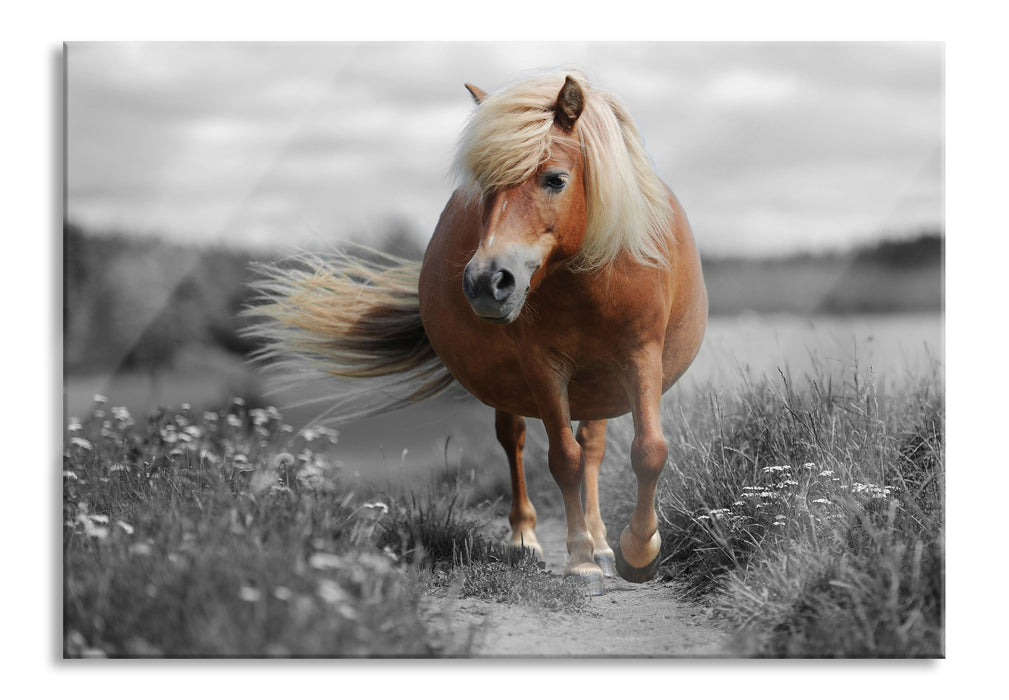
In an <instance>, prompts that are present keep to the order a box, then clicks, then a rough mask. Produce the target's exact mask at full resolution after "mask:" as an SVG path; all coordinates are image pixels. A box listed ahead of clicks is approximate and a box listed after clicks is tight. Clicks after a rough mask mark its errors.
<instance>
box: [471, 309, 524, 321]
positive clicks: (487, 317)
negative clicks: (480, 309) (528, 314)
mask: <svg viewBox="0 0 1009 700" xmlns="http://www.w3.org/2000/svg"><path fill="white" fill-rule="evenodd" d="M522 306H523V305H522V304H517V305H516V306H515V307H514V308H512V309H510V310H509V311H508V312H507V313H505V314H503V315H500V316H499V315H491V314H480V313H477V312H476V310H474V311H473V313H474V314H476V317H477V318H479V319H480V320H481V321H489V322H490V323H496V324H498V325H499V326H507V325H508V324H509V323H511V322H513V321H514V320H515V319H517V318H518V317H519V314H520V313H522Z"/></svg>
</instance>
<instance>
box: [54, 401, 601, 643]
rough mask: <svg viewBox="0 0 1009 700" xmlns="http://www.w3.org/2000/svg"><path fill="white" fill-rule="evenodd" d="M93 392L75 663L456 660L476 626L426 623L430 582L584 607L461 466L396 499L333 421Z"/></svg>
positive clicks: (79, 506) (86, 436) (71, 557)
mask: <svg viewBox="0 0 1009 700" xmlns="http://www.w3.org/2000/svg"><path fill="white" fill-rule="evenodd" d="M96 398H97V399H98V401H97V402H96V404H95V406H94V408H93V410H92V411H91V413H90V414H89V416H88V417H87V418H86V419H85V420H83V421H79V420H76V419H72V420H71V422H70V425H69V426H68V432H67V441H66V445H65V452H64V471H63V485H64V488H63V520H64V526H63V542H64V547H63V570H64V611H63V626H64V655H65V656H67V657H81V656H85V657H86V656H101V657H104V656H109V657H159V656H167V657H236V656H237V657H250V656H252V657H258V656H297V657H306V656H326V657H341V656H343V657H345V656H409V657H416V656H444V655H449V656H460V655H463V656H464V655H467V654H468V653H469V652H470V644H471V641H472V634H471V631H467V630H460V629H454V628H452V626H445V625H443V624H438V623H437V622H436V621H433V620H430V619H428V617H427V616H425V613H424V610H425V608H424V606H423V605H422V600H423V599H424V597H425V596H426V595H428V594H429V593H430V592H431V591H432V589H439V590H442V591H443V592H448V591H451V592H453V593H454V594H459V595H462V596H474V597H479V598H483V599H487V600H495V601H498V602H506V603H509V604H517V605H529V606H534V607H540V608H547V609H561V608H565V607H567V608H568V609H573V608H574V607H577V605H579V604H581V603H582V601H581V598H580V596H578V594H577V591H576V590H575V589H574V588H573V586H571V585H570V584H568V583H565V582H563V581H561V580H560V579H558V578H557V577H552V576H550V575H548V574H546V573H545V572H543V571H542V570H541V569H540V568H539V567H538V566H537V564H536V562H535V560H533V559H531V558H529V557H521V556H515V555H514V553H511V552H509V551H508V550H507V549H504V548H502V547H500V546H498V545H496V544H494V543H492V542H490V541H489V540H488V539H487V537H486V535H485V534H484V530H485V525H486V518H484V517H480V515H481V514H480V511H478V510H474V509H473V508H465V507H463V505H464V502H465V501H466V500H467V499H468V498H469V494H470V490H467V488H466V485H465V484H464V483H463V480H462V479H460V478H459V476H458V473H457V474H455V476H454V481H453V482H452V483H445V482H446V481H447V480H448V477H444V476H442V477H440V478H439V481H440V482H442V483H441V484H440V486H441V488H440V489H439V491H438V493H437V494H435V493H431V492H429V493H428V496H427V498H426V500H425V499H418V497H417V496H416V494H414V493H411V492H406V493H399V494H395V495H393V494H389V493H386V492H382V491H379V490H378V489H376V488H375V487H374V486H371V485H367V484H363V483H361V482H360V481H359V480H354V479H352V478H348V477H347V476H346V475H345V473H344V467H343V465H341V464H340V463H339V462H338V461H336V460H335V459H334V455H337V454H339V452H338V435H337V433H336V432H335V431H329V430H325V429H319V430H309V431H306V432H304V433H303V434H301V435H296V434H295V433H294V431H293V430H292V429H291V428H290V426H287V425H285V424H284V422H283V417H282V416H281V414H280V413H279V412H278V411H277V410H276V409H274V408H272V407H268V408H249V407H247V406H246V403H245V401H243V400H242V399H237V398H236V399H234V400H232V401H231V402H230V403H229V404H228V405H226V406H223V407H221V408H220V409H219V410H217V411H207V412H201V413H200V414H197V413H196V412H194V411H193V410H192V409H191V408H190V407H189V406H187V405H182V406H180V407H179V408H178V409H176V410H171V411H169V410H159V411H157V412H155V413H153V414H152V415H150V416H148V417H147V418H146V419H144V420H141V421H139V422H138V421H137V420H135V419H134V418H133V416H131V415H130V414H129V412H128V411H127V410H126V409H124V408H121V407H114V406H113V407H110V406H109V404H108V402H107V401H106V400H105V399H104V397H96ZM446 487H447V488H446ZM474 514H476V515H477V517H474Z"/></svg>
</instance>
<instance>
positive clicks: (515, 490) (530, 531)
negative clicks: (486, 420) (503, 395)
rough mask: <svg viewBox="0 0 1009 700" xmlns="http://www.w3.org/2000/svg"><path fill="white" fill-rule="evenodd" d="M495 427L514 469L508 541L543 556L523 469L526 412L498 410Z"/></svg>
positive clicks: (534, 513)
mask: <svg viewBox="0 0 1009 700" xmlns="http://www.w3.org/2000/svg"><path fill="white" fill-rule="evenodd" d="M494 427H495V430H496V432H497V439H498V442H500V443H501V447H503V448H504V451H505V454H506V455H507V456H508V467H509V469H510V470H511V483H512V505H511V510H510V511H509V513H508V521H509V522H510V523H511V528H512V534H511V539H510V540H509V541H508V543H509V544H510V545H511V546H513V547H527V548H529V549H531V550H532V551H534V552H535V553H536V555H537V556H538V557H539V558H540V559H542V558H543V547H541V546H540V543H539V542H538V541H537V539H536V532H535V529H536V509H535V508H533V504H532V502H531V501H530V500H529V496H528V494H527V493H526V479H525V474H524V472H523V471H522V449H523V448H524V447H525V442H526V421H525V418H523V417H522V416H516V415H512V414H511V413H505V412H504V411H495V414H494Z"/></svg>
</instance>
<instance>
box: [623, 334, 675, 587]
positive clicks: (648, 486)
mask: <svg viewBox="0 0 1009 700" xmlns="http://www.w3.org/2000/svg"><path fill="white" fill-rule="evenodd" d="M628 380H629V381H628V390H629V396H630V399H631V413H632V415H633V417H634V442H633V443H632V444H631V468H632V469H633V470H634V475H635V476H636V477H637V481H638V501H637V507H636V508H635V509H634V512H633V513H632V514H631V521H630V523H629V524H628V525H627V527H625V528H624V531H623V532H622V533H621V534H620V546H619V548H618V549H617V572H618V573H619V574H620V576H621V577H622V578H624V579H625V580H627V581H632V582H634V583H643V582H645V581H650V580H651V579H652V578H654V577H655V574H656V572H657V571H658V568H659V550H660V548H661V545H662V540H661V539H660V538H659V532H658V522H657V520H656V517H655V487H656V485H657V483H658V480H659V474H660V473H661V472H662V468H663V467H664V466H665V464H666V459H667V457H668V454H669V449H668V445H667V443H666V439H665V437H663V435H662V424H661V420H660V416H659V402H660V399H661V397H662V386H661V385H662V358H661V352H654V353H645V354H643V355H642V356H641V357H639V358H637V362H635V363H634V364H633V366H632V368H631V372H630V376H629V377H628Z"/></svg>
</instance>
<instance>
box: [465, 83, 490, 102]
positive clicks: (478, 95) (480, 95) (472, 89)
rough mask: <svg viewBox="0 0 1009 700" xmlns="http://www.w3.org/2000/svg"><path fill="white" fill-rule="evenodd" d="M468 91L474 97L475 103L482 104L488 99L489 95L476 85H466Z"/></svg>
mask: <svg viewBox="0 0 1009 700" xmlns="http://www.w3.org/2000/svg"><path fill="white" fill-rule="evenodd" d="M465 85H466V89H467V90H469V94H471V95H473V101H474V102H476V103H477V104H480V103H481V102H483V101H484V100H486V99H487V93H486V92H484V91H483V90H481V89H480V88H478V87H477V86H476V85H470V84H469V83H466V84H465Z"/></svg>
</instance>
